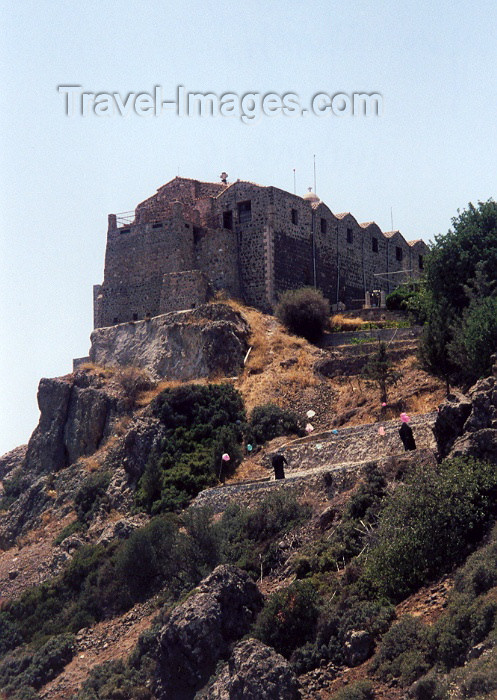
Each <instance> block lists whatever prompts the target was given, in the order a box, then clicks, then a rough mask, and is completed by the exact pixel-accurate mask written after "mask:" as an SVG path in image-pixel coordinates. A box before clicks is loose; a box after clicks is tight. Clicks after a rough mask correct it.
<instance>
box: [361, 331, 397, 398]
mask: <svg viewBox="0 0 497 700" xmlns="http://www.w3.org/2000/svg"><path fill="white" fill-rule="evenodd" d="M361 376H362V377H363V378H364V379H368V380H370V381H373V382H375V383H376V384H377V385H378V388H379V390H380V401H382V402H384V403H386V401H387V387H388V386H391V385H392V384H396V383H397V382H398V381H399V379H400V378H401V377H402V374H401V372H398V371H397V370H395V369H394V368H393V363H392V361H391V360H390V358H389V357H388V353H387V346H386V345H385V343H382V342H380V343H379V344H378V350H377V352H376V353H374V355H371V357H370V358H369V360H368V362H367V364H366V366H365V367H364V369H363V370H362V372H361Z"/></svg>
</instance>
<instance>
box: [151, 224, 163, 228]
mask: <svg viewBox="0 0 497 700" xmlns="http://www.w3.org/2000/svg"><path fill="white" fill-rule="evenodd" d="M152 228H162V224H152Z"/></svg>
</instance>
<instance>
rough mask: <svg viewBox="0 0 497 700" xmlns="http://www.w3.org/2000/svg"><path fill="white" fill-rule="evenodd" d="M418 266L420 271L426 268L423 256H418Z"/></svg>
mask: <svg viewBox="0 0 497 700" xmlns="http://www.w3.org/2000/svg"><path fill="white" fill-rule="evenodd" d="M418 266H419V269H420V270H422V269H423V268H424V266H425V261H424V259H423V256H422V255H419V256H418Z"/></svg>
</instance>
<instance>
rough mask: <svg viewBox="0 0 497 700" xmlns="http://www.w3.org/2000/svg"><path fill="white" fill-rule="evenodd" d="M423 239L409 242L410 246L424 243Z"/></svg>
mask: <svg viewBox="0 0 497 700" xmlns="http://www.w3.org/2000/svg"><path fill="white" fill-rule="evenodd" d="M422 242H423V239H422V238H416V240H415V241H407V244H408V245H416V243H422Z"/></svg>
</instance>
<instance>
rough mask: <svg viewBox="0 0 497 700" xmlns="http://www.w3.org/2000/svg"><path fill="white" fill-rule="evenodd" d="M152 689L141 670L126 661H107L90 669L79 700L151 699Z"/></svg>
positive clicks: (78, 696)
mask: <svg viewBox="0 0 497 700" xmlns="http://www.w3.org/2000/svg"><path fill="white" fill-rule="evenodd" d="M152 698H153V695H152V691H151V690H150V689H149V688H148V687H147V678H146V677H145V674H144V673H143V672H141V670H137V669H136V668H134V667H133V666H130V665H128V664H126V663H125V662H124V661H107V662H106V663H105V664H102V665H101V666H97V667H95V668H93V669H92V670H91V671H90V674H89V676H88V678H87V679H86V681H85V682H84V683H83V685H82V686H81V690H80V691H79V693H78V695H77V700H107V699H108V700H151V699H152Z"/></svg>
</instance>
